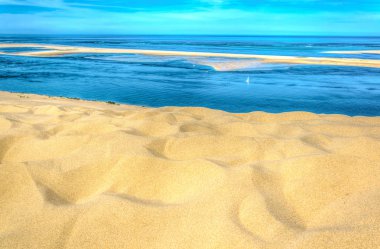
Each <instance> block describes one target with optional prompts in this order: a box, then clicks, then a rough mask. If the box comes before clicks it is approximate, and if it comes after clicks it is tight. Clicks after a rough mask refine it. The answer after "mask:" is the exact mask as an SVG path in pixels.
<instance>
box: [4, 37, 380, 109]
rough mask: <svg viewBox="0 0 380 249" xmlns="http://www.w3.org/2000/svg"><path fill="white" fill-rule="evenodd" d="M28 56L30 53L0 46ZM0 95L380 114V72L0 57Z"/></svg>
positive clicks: (208, 41)
mask: <svg viewBox="0 0 380 249" xmlns="http://www.w3.org/2000/svg"><path fill="white" fill-rule="evenodd" d="M0 43H43V44H61V45H70V46H86V47H101V48H132V49H153V50H177V51H196V52H219V53H237V54H239V53H241V54H263V55H290V56H310V57H346V58H364V59H379V60H380V55H373V54H358V55H343V54H323V53H322V52H325V51H336V50H380V37H285V36H265V37H261V36H119V35H107V36H106V35H102V36H96V35H91V36H89V35H88V36H72V35H70V36H69V35H61V36H42V35H39V36H37V35H29V36H20V35H18V36H15V35H2V36H0ZM24 50H25V51H31V50H32V49H30V48H12V49H11V48H8V49H5V48H4V49H1V48H0V51H6V52H18V51H24ZM202 60H207V58H202ZM215 60H217V59H215V58H214V59H213V61H211V62H215ZM220 60H223V59H220ZM216 62H218V61H216ZM234 62H236V61H234ZM0 90H4V91H11V92H23V93H36V94H44V95H51V96H64V97H75V98H81V99H87V100H99V101H114V102H117V103H125V104H133V105H142V106H151V107H162V106H201V107H209V108H214V109H220V110H225V111H229V112H235V113H244V112H252V111H265V112H271V113H279V112H288V111H309V112H315V113H335V114H346V115H351V116H355V115H365V116H380V69H379V68H365V67H343V66H314V65H290V64H289V65H282V64H281V65H275V64H273V65H269V64H265V65H256V66H253V67H250V68H244V69H236V70H227V71H216V70H214V69H213V68H212V67H210V66H208V63H200V62H199V60H198V61H197V60H194V59H189V58H181V57H173V56H172V57H165V56H146V55H145V56H144V55H131V54H130V55H126V54H75V55H65V56H60V57H49V58H38V57H23V56H12V55H0Z"/></svg>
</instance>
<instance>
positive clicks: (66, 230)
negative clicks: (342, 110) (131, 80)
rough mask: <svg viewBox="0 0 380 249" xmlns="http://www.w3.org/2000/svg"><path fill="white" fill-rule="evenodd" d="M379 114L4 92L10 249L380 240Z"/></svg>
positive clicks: (4, 242) (239, 248)
mask: <svg viewBox="0 0 380 249" xmlns="http://www.w3.org/2000/svg"><path fill="white" fill-rule="evenodd" d="M379 151H380V118H379V117H372V118H371V117H347V116H342V115H317V114H313V113H304V112H293V113H283V114H276V115H275V114H267V113H262V112H254V113H247V114H231V113H227V112H222V111H217V110H210V109H205V108H179V107H166V108H159V109H153V108H143V107H136V106H126V105H111V104H106V103H96V102H87V101H78V100H68V99H60V98H50V97H43V96H37V95H25V94H11V93H6V92H1V93H0V248H2V249H6V248H12V249H14V248H36V249H37V248H38V249H43V248H54V249H55V248H65V249H73V248H94V249H95V248H118V249H119V248H131V249H137V248H144V249H153V248H154V249H159V248H162V249H164V248H165V249H170V248H172V249H178V248H186V249H191V248H194V249H211V248H213V249H216V248H218V249H247V248H263V249H272V248H273V249H278V248H285V249H298V248H307V249H314V248H321V249H322V248H323V249H326V248H353V249H358V248H363V249H364V248H366V249H370V248H379V247H380V238H379V234H380V153H379Z"/></svg>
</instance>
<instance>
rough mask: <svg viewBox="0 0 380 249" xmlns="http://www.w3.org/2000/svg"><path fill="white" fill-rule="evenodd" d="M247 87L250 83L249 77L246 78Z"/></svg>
mask: <svg viewBox="0 0 380 249" xmlns="http://www.w3.org/2000/svg"><path fill="white" fill-rule="evenodd" d="M245 82H246V83H247V85H249V84H250V83H251V79H250V78H249V76H248V77H247V79H246V81H245Z"/></svg>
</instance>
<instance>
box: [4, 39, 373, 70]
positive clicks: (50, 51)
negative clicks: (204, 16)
mask: <svg viewBox="0 0 380 249" xmlns="http://www.w3.org/2000/svg"><path fill="white" fill-rule="evenodd" d="M12 47H13V48H20V47H35V48H41V49H45V50H42V51H32V52H17V53H6V52H0V54H7V55H18V56H36V57H52V56H60V55H67V54H80V53H99V54H140V55H153V56H185V57H208V58H215V57H217V58H235V59H254V60H258V61H259V62H261V63H275V64H276V63H279V64H307V65H334V66H355V67H373V68H380V60H372V59H355V58H329V57H299V56H275V55H256V54H231V53H208V52H188V51H165V50H142V49H118V48H94V47H78V46H63V45H47V44H34V43H2V44H0V48H12ZM246 64H247V63H246V62H245V63H243V65H242V67H243V68H244V67H246ZM229 67H232V68H233V69H237V68H236V65H235V66H229ZM218 68H219V66H218V65H217V66H215V67H214V69H216V70H218ZM223 68H226V66H223ZM227 68H228V66H227Z"/></svg>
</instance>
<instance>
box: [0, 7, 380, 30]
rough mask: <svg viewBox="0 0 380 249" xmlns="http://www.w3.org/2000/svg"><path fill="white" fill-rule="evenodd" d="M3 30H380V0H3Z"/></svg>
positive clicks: (0, 21)
mask: <svg viewBox="0 0 380 249" xmlns="http://www.w3.org/2000/svg"><path fill="white" fill-rule="evenodd" d="M0 33H2V34H211V35H216V34H228V35H378V36H380V0H124V1H122V0H103V1H101V0H82V1H80V0H0Z"/></svg>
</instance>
